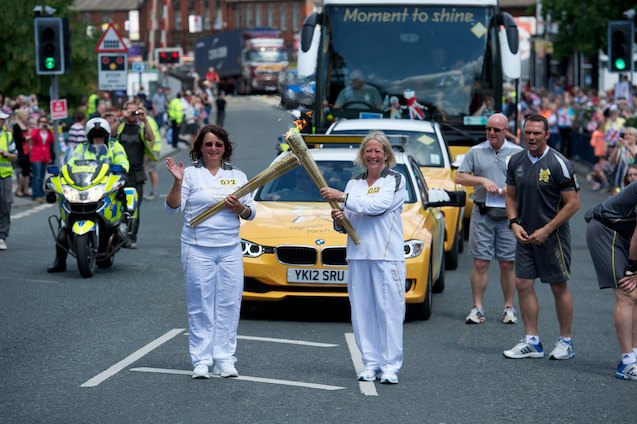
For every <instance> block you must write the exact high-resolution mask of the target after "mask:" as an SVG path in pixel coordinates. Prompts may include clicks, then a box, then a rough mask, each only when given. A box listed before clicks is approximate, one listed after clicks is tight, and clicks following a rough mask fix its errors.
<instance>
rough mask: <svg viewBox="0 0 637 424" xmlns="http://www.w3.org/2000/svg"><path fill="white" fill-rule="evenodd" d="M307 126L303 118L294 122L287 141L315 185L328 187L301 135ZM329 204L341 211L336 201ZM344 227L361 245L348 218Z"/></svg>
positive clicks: (356, 242) (344, 219)
mask: <svg viewBox="0 0 637 424" xmlns="http://www.w3.org/2000/svg"><path fill="white" fill-rule="evenodd" d="M308 116H311V112H308ZM307 124H308V121H307V120H306V119H303V118H302V119H299V120H297V121H294V125H295V127H294V128H291V129H290V130H289V131H288V132H287V134H286V135H285V139H286V141H287V142H288V144H289V145H290V150H291V151H292V154H293V155H294V156H296V158H297V159H298V161H299V162H300V163H301V165H303V167H304V168H305V170H306V171H307V173H308V174H309V175H310V177H311V178H312V181H314V184H316V186H317V187H318V188H323V187H328V185H327V181H325V178H324V177H323V174H322V173H321V170H320V169H319V167H318V165H317V164H316V162H315V161H314V158H313V157H312V155H310V154H308V151H307V144H305V140H303V136H302V135H301V130H302V129H303V128H304V127H305V126H306V125H307ZM328 202H329V204H330V206H331V207H332V208H333V209H340V205H339V204H338V202H337V201H336V200H329V201H328ZM342 225H343V228H345V231H347V234H348V235H349V236H350V238H351V239H352V241H353V242H354V243H355V244H360V243H361V239H360V237H358V234H356V231H354V228H352V224H350V222H349V221H348V220H347V218H345V217H344V218H343V223H342Z"/></svg>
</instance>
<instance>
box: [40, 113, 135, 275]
mask: <svg viewBox="0 0 637 424" xmlns="http://www.w3.org/2000/svg"><path fill="white" fill-rule="evenodd" d="M86 133H87V138H88V140H89V143H84V144H81V145H79V146H78V147H76V148H75V150H74V151H73V153H72V154H71V156H70V160H69V161H68V162H67V163H66V164H65V165H63V166H62V167H61V168H58V167H54V166H52V167H49V169H48V171H49V173H50V174H52V175H51V177H49V178H48V180H47V182H46V187H47V188H48V190H49V192H48V193H47V201H48V202H49V203H57V205H58V208H59V215H60V216H59V217H58V216H57V215H51V216H49V227H50V228H51V232H52V233H53V237H54V238H55V245H56V246H55V250H56V257H55V262H54V263H53V265H52V266H51V267H49V268H47V271H48V272H64V271H66V257H67V255H68V254H69V253H70V254H71V256H73V257H75V258H76V259H77V266H78V269H79V271H80V274H81V275H82V277H84V278H90V277H92V276H93V274H94V272H95V267H96V266H97V267H99V268H109V267H111V266H112V265H113V262H114V260H115V253H117V252H118V251H119V250H120V249H121V248H122V247H125V246H126V245H127V244H129V243H130V241H129V234H130V231H131V228H132V226H133V225H134V220H135V216H134V215H135V214H136V212H135V211H136V209H137V208H136V206H137V202H138V195H137V191H136V190H135V188H133V187H124V184H125V182H126V176H125V172H126V169H124V167H123V166H122V165H121V164H115V163H113V152H112V151H109V148H108V147H107V146H106V145H105V144H104V142H106V143H108V139H109V134H110V128H109V126H108V122H107V121H105V120H104V119H101V118H94V119H91V120H90V121H88V122H87V124H86ZM95 139H99V140H98V141H100V143H99V144H98V143H94V140H95ZM122 151H123V148H122ZM124 157H125V155H124ZM125 161H126V164H127V163H128V162H127V161H128V160H127V159H125ZM126 166H127V165H126Z"/></svg>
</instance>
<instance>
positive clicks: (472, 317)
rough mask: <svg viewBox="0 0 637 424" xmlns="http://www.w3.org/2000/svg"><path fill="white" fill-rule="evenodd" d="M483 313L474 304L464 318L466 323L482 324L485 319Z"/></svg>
mask: <svg viewBox="0 0 637 424" xmlns="http://www.w3.org/2000/svg"><path fill="white" fill-rule="evenodd" d="M485 319H486V318H485V317H484V314H483V313H482V312H481V311H480V310H479V309H478V308H476V307H475V306H474V307H473V309H472V310H471V311H470V312H469V315H467V317H466V318H465V322H466V323H467V324H482V323H483V322H484V321H485Z"/></svg>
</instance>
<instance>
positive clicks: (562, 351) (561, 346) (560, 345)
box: [549, 339, 575, 359]
mask: <svg viewBox="0 0 637 424" xmlns="http://www.w3.org/2000/svg"><path fill="white" fill-rule="evenodd" d="M574 357H575V349H574V348H573V342H565V341H564V340H562V339H559V340H558V341H557V343H555V348H554V349H553V351H552V352H551V354H550V355H549V359H571V358H574Z"/></svg>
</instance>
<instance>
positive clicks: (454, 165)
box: [451, 153, 465, 169]
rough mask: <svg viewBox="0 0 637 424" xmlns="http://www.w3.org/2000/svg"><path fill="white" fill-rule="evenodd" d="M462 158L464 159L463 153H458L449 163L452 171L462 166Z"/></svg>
mask: <svg viewBox="0 0 637 424" xmlns="http://www.w3.org/2000/svg"><path fill="white" fill-rule="evenodd" d="M464 157H465V154H464V153H460V154H459V155H457V156H456V158H455V159H454V160H453V162H452V163H451V167H452V168H454V169H458V168H460V165H461V164H462V161H464Z"/></svg>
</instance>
